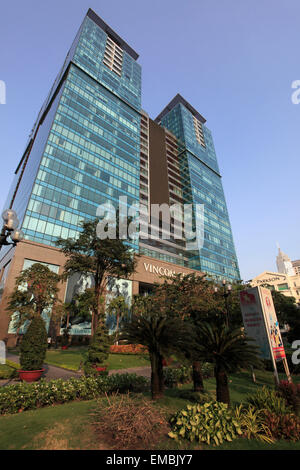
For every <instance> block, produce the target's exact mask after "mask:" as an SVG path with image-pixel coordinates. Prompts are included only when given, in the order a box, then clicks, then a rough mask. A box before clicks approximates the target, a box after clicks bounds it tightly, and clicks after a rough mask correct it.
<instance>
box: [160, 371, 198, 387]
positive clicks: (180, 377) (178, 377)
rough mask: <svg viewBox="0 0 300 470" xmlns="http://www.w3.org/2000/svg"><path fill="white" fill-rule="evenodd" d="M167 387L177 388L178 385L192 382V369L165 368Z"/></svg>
mask: <svg viewBox="0 0 300 470" xmlns="http://www.w3.org/2000/svg"><path fill="white" fill-rule="evenodd" d="M163 373H164V381H165V385H166V387H169V388H172V387H174V386H175V387H176V386H177V385H178V384H185V383H189V382H191V381H192V368H191V367H185V366H182V367H178V368H175V367H165V368H164V370H163Z"/></svg>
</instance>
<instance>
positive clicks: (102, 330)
mask: <svg viewBox="0 0 300 470" xmlns="http://www.w3.org/2000/svg"><path fill="white" fill-rule="evenodd" d="M109 348H110V342H109V337H108V331H107V328H106V326H105V324H104V322H103V321H100V322H99V324H98V326H97V328H96V331H95V334H94V336H93V338H92V341H91V343H90V345H89V348H88V351H87V353H86V354H85V356H84V357H85V359H84V365H83V369H84V373H85V375H96V374H98V372H97V371H96V370H95V367H101V366H103V365H104V362H105V361H107V359H108V356H109Z"/></svg>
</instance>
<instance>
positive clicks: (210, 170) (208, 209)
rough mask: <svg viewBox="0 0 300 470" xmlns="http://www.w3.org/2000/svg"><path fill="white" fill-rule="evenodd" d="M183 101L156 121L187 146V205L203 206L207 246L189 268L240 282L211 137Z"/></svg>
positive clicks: (184, 171) (184, 164)
mask: <svg viewBox="0 0 300 470" xmlns="http://www.w3.org/2000/svg"><path fill="white" fill-rule="evenodd" d="M176 101H177V103H176ZM178 101H179V102H178ZM180 101H181V100H175V101H174V106H173V107H172V104H171V103H172V102H171V103H170V105H169V106H168V107H167V108H168V109H165V111H163V112H162V113H161V115H160V116H159V118H157V120H158V121H159V122H160V123H161V125H162V126H164V127H165V128H167V129H168V130H169V131H171V132H172V133H173V134H174V135H175V136H176V137H177V138H178V139H179V141H180V143H181V144H183V146H184V150H183V151H181V153H180V171H181V176H182V184H183V187H182V191H183V201H184V203H185V204H191V203H192V204H203V205H204V244H203V247H202V248H201V250H199V251H197V252H191V253H190V259H189V263H188V265H189V267H190V268H193V269H197V270H201V271H204V272H207V273H208V274H209V275H210V276H211V277H214V278H217V279H223V278H227V279H230V280H239V279H240V273H239V268H238V262H237V257H236V253H235V248H234V243H233V237H232V232H231V226H230V222H229V216H228V211H227V207H226V202H225V196H224V192H223V186H222V181H221V175H220V173H219V167H218V162H217V157H216V153H215V149H214V144H213V140H212V135H211V132H210V130H209V129H208V128H207V127H206V126H205V124H204V123H205V120H204V118H202V116H200V115H199V114H198V113H197V112H194V111H195V110H193V108H192V109H191V107H190V106H189V108H190V109H188V108H187V107H186V106H185V102H184V100H183V99H182V102H180ZM198 129H199V131H198ZM199 134H201V135H199Z"/></svg>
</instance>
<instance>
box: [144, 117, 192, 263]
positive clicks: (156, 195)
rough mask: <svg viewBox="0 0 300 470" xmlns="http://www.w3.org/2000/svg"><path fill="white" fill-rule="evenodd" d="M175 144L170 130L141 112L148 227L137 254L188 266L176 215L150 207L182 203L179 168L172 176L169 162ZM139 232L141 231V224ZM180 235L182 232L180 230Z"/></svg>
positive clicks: (173, 155)
mask: <svg viewBox="0 0 300 470" xmlns="http://www.w3.org/2000/svg"><path fill="white" fill-rule="evenodd" d="M178 145H179V143H178V141H177V139H176V137H175V136H174V135H173V134H172V133H171V132H169V131H168V130H167V129H164V128H163V127H161V126H159V125H158V124H157V123H155V122H154V121H153V120H152V119H150V117H149V116H148V114H147V113H146V112H145V111H142V114H141V152H140V172H141V173H140V203H141V204H144V205H145V206H147V208H148V213H149V219H148V222H149V227H148V231H147V233H145V234H146V237H145V238H143V237H142V236H141V237H140V243H139V248H140V253H141V254H144V255H147V256H150V257H153V258H156V259H159V260H162V261H168V262H170V263H174V264H177V265H181V266H188V258H187V256H188V254H187V252H186V243H185V239H184V238H182V239H180V238H178V239H176V238H174V228H175V226H176V223H177V220H176V214H175V215H174V214H172V213H170V217H169V218H167V220H165V221H164V220H162V213H161V212H160V211H159V212H157V213H155V212H154V209H153V208H154V205H156V206H159V207H160V208H163V206H164V205H165V206H166V207H168V208H169V207H170V206H172V204H180V205H182V202H183V200H182V191H181V181H180V174H179V171H178V167H177V166H176V167H175V168H174V167H173V170H174V172H175V173H176V174H175V175H174V174H173V175H172V176H173V178H172V177H171V176H170V171H171V170H169V162H168V160H169V159H170V158H171V157H172V163H173V165H174V166H175V165H177V160H176V159H177V158H178V148H179V147H178ZM170 155H171V157H170ZM175 161H176V163H175ZM171 174H172V171H171ZM151 211H152V213H151ZM150 213H151V216H152V218H151V219H150ZM141 232H143V230H142V227H141ZM182 234H183V235H184V232H183V230H182Z"/></svg>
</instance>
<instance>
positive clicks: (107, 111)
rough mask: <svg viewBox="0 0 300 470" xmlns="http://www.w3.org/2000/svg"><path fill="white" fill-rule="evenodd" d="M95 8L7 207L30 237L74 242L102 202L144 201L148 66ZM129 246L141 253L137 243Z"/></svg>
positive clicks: (46, 110)
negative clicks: (142, 178)
mask: <svg viewBox="0 0 300 470" xmlns="http://www.w3.org/2000/svg"><path fill="white" fill-rule="evenodd" d="M137 58H138V55H137V54H136V52H134V51H133V49H131V48H130V47H129V46H128V45H127V44H126V43H125V42H124V41H123V40H122V39H121V38H120V37H119V36H118V35H117V34H116V33H115V32H114V31H113V30H112V29H111V28H110V27H109V26H108V25H106V24H105V23H104V22H103V21H102V20H101V19H100V18H99V17H98V16H97V15H95V13H94V12H93V11H92V10H89V11H88V13H87V16H86V17H85V19H84V21H83V23H82V25H81V27H80V30H79V32H78V34H77V36H76V39H75V41H74V43H73V45H72V47H71V49H70V51H69V53H68V56H67V58H66V61H65V63H64V65H63V68H62V70H61V72H60V73H59V76H58V77H57V79H56V81H55V83H54V85H53V87H52V90H51V92H50V94H49V96H48V98H47V100H46V102H45V104H44V106H43V108H42V110H41V112H40V114H39V116H38V119H37V122H36V124H35V126H34V128H33V131H32V134H31V138H30V141H29V143H28V146H27V149H26V151H25V153H24V156H23V158H22V160H21V162H20V164H19V167H18V169H17V171H16V176H15V180H14V182H13V186H12V190H11V192H10V195H9V197H8V200H7V204H6V205H7V207H9V206H12V207H13V208H14V210H15V211H16V212H17V214H18V217H19V219H20V220H22V221H23V222H22V230H23V232H24V234H25V239H30V240H32V241H35V242H38V243H43V244H46V245H54V244H55V240H56V239H57V238H58V237H62V238H68V237H70V238H75V237H76V236H77V235H78V233H79V228H78V224H79V222H80V221H81V220H84V219H88V218H91V219H93V218H95V216H96V210H97V207H98V206H99V204H102V203H105V202H107V201H111V202H114V203H116V204H118V200H119V197H120V196H126V197H127V201H128V205H131V204H133V203H134V202H138V201H139V179H140V158H139V151H140V109H141V67H140V65H139V64H138V63H137V62H136V59H137ZM130 244H131V245H132V248H133V249H134V250H135V251H138V243H137V242H134V241H131V242H130Z"/></svg>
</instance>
